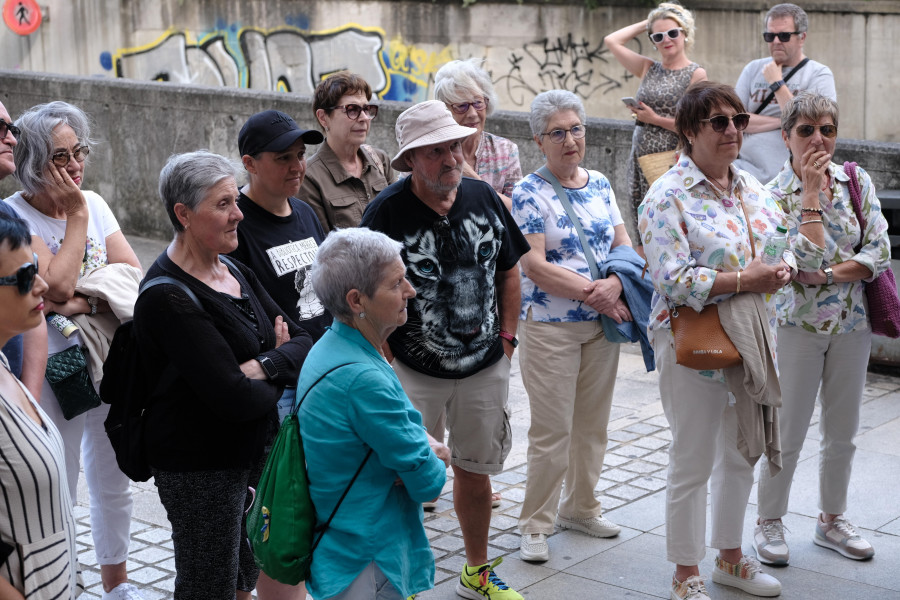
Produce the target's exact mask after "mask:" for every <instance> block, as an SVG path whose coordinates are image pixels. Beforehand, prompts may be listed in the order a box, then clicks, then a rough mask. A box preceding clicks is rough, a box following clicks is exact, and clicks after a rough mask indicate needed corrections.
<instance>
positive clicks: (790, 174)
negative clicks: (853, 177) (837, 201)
mask: <svg viewBox="0 0 900 600" xmlns="http://www.w3.org/2000/svg"><path fill="white" fill-rule="evenodd" d="M828 173H829V174H830V175H831V178H832V179H833V180H837V181H839V182H841V183H847V182H848V181H850V178H849V177H847V174H846V173H844V168H843V166H841V165H838V164H836V163H834V162H832V163H830V164H829V165H828ZM775 185H776V187H777V188H778V189H779V190H782V191H783V192H784V193H785V194H799V193H801V192H803V182H802V181H800V178H799V177H797V174H796V173H794V168H793V167H792V166H791V159H788V160H786V161H785V163H784V166H783V167H782V168H781V171H780V172H779V173H778V175H776V176H775Z"/></svg>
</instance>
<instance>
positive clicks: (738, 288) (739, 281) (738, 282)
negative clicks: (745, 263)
mask: <svg viewBox="0 0 900 600" xmlns="http://www.w3.org/2000/svg"><path fill="white" fill-rule="evenodd" d="M737 274H738V281H737V289H736V290H734V293H735V294H740V293H741V272H740V271H738V272H737Z"/></svg>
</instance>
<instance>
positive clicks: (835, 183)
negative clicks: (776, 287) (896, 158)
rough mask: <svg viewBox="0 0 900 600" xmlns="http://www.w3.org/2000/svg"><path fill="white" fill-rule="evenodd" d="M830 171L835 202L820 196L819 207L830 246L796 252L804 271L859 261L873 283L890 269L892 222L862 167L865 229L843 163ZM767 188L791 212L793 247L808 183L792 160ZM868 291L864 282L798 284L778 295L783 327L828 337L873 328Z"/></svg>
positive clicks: (780, 322) (790, 233)
mask: <svg viewBox="0 0 900 600" xmlns="http://www.w3.org/2000/svg"><path fill="white" fill-rule="evenodd" d="M828 170H829V172H830V173H831V181H832V187H831V191H832V199H831V200H828V199H827V197H825V196H824V195H822V196H819V205H820V207H821V209H822V210H823V211H824V214H823V215H822V221H824V223H823V225H824V227H825V247H824V248H816V247H814V248H813V252H812V253H811V254H810V255H809V256H808V257H807V256H803V255H802V254H801V251H800V250H796V251H795V252H796V253H797V258H798V260H800V259H801V258H802V259H804V262H805V263H807V265H808V266H807V267H806V268H804V269H803V270H805V271H816V270H818V269H819V268H820V267H828V266H833V265H836V264H840V263H842V262H846V261H848V260H855V261H856V262H858V263H860V264H861V265H863V266H864V267H867V268H868V269H869V270H870V271H872V276H871V277H869V278H867V279H865V280H864V281H872V280H873V279H875V278H876V277H877V276H878V275H879V274H881V273H882V272H884V271H885V270H886V269H889V268H890V265H891V243H890V240H889V239H888V233H887V230H888V223H887V220H885V218H884V215H882V214H881V203H880V202H879V201H878V198H877V197H876V196H875V186H874V185H873V184H872V180H871V179H870V178H869V175H868V173H866V172H865V171H864V170H862V169H861V168H859V167H857V170H856V174H857V178H858V181H859V186H860V190H861V196H862V214H863V217H864V218H865V219H866V229H865V231H861V228H860V224H859V221H858V220H857V218H856V212H855V211H854V210H853V200H852V199H851V198H850V188H849V187H848V185H849V184H848V182H849V177H847V174H846V173H844V169H843V167H842V166H841V165H837V164H835V163H831V164H830V165H829V168H828ZM768 187H769V189H770V190H771V191H772V194H773V195H774V196H775V200H776V201H777V202H778V204H779V206H781V208H782V209H783V210H784V212H785V213H786V214H787V221H788V224H789V225H788V227H789V231H788V235H789V236H790V238H791V240H792V243H793V240H795V239H796V238H797V237H798V236H799V234H798V228H799V224H800V207H801V197H802V194H803V183H802V182H801V181H800V178H799V177H797V175H796V174H795V173H794V170H793V169H792V168H791V163H790V161H787V162H785V164H784V167H782V169H781V171H780V172H779V173H778V175H776V176H775V179H773V180H772V181H771V182H769V185H768ZM809 227H815V225H810V226H809ZM857 246H861V247H860V249H859V252H857V251H856V248H857ZM864 291H865V285H864V283H863V281H848V282H842V283H833V284H831V285H803V284H802V283H798V282H796V281H793V282H791V285H790V286H788V287H785V288H784V290H782V292H781V293H779V294H778V324H779V325H782V326H785V325H787V326H790V325H793V326H796V327H802V328H803V329H805V330H806V331H809V332H812V333H822V334H826V335H836V334H841V333H850V332H851V331H861V330H863V329H866V328H867V327H868V326H869V321H868V318H867V317H866V303H865V294H864Z"/></svg>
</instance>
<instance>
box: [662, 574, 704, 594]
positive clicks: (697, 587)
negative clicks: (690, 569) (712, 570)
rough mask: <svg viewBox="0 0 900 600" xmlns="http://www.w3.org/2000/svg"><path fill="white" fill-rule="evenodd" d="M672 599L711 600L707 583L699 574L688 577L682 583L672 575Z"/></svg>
mask: <svg viewBox="0 0 900 600" xmlns="http://www.w3.org/2000/svg"><path fill="white" fill-rule="evenodd" d="M669 596H670V597H671V598H672V600H710V598H709V595H708V594H707V593H706V584H705V583H704V582H703V578H702V577H700V576H699V575H694V576H693V577H688V578H687V579H685V580H684V581H682V582H681V583H679V582H678V580H677V579H675V578H674V577H672V593H671V594H669Z"/></svg>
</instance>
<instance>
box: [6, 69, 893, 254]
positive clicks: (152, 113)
mask: <svg viewBox="0 0 900 600" xmlns="http://www.w3.org/2000/svg"><path fill="white" fill-rule="evenodd" d="M48 100H65V101H68V102H71V103H73V104H76V105H78V106H80V107H82V108H83V109H84V110H85V111H86V112H87V113H89V114H90V115H91V116H92V117H93V119H94V121H95V125H96V127H95V131H94V134H95V135H94V137H96V138H98V139H99V140H100V143H99V144H97V145H96V146H95V147H93V148H92V149H91V150H92V151H91V156H90V161H89V163H88V167H87V168H86V170H85V177H84V188H85V189H91V190H94V191H96V192H97V193H99V194H100V195H101V196H103V197H104V198H105V199H106V201H107V202H108V203H109V205H110V206H111V207H112V210H113V212H114V213H115V215H116V217H117V218H118V219H119V222H120V224H121V226H122V228H123V229H124V230H125V231H126V232H128V233H137V234H141V235H145V236H150V237H159V238H162V239H166V238H168V237H170V235H171V227H170V225H169V222H168V219H167V217H166V216H165V213H164V211H163V209H162V206H161V204H160V201H159V200H158V198H157V193H156V186H157V182H158V176H159V171H160V169H161V168H162V166H163V165H164V164H165V162H166V159H167V158H168V157H169V156H170V155H171V154H173V153H177V152H187V151H190V150H197V149H199V148H208V149H210V150H212V151H214V152H218V153H220V154H223V155H225V156H231V157H233V158H235V159H237V158H239V157H238V153H237V135H238V131H239V130H240V128H241V125H243V123H244V121H245V120H246V119H247V118H248V117H249V116H250V115H252V114H253V113H255V112H258V111H260V110H264V109H268V108H276V109H279V110H283V111H284V112H287V113H289V114H291V115H293V116H294V117H295V118H296V119H297V120H298V121H299V122H300V123H307V124H311V123H312V122H313V119H312V104H311V101H310V98H309V97H308V96H301V95H298V94H281V93H277V92H269V91H257V90H244V89H237V88H215V87H201V86H183V85H174V84H169V83H156V82H135V81H123V80H119V79H102V78H90V77H70V76H61V75H46V74H42V73H27V72H19V71H0V101H2V102H3V104H4V105H5V106H6V108H7V110H8V111H9V113H10V115H12V116H13V118H15V116H16V115H18V114H20V113H21V112H22V111H23V110H25V109H27V108H28V107H30V106H33V105H35V104H38V103H41V102H46V101H48ZM381 106H382V109H381V111H380V112H379V114H378V118H377V119H376V120H375V122H374V124H373V126H372V129H371V134H370V136H369V142H370V143H371V144H373V145H375V146H378V147H381V148H384V149H385V150H387V151H388V152H389V153H390V154H394V153H396V151H397V143H396V140H395V138H394V122H395V121H396V118H397V115H398V114H400V112H402V111H403V110H404V109H405V108H406V107H407V106H408V104H406V103H400V102H391V101H385V102H382V103H381ZM587 125H588V134H587V153H586V156H585V160H584V165H585V166H586V167H589V168H592V169H597V170H599V171H601V172H602V173H605V174H606V175H607V176H608V177H609V178H610V180H611V181H612V183H613V188H614V189H615V191H616V195H617V196H618V198H619V205H620V208H621V210H622V214H623V215H628V218H630V216H631V213H632V211H631V209H630V206H629V200H628V199H629V195H628V193H627V187H626V181H625V163H626V161H627V158H628V155H629V153H630V151H631V134H632V128H633V123H632V122H631V121H630V120H629V121H614V120H609V119H596V118H591V119H588V124H587ZM487 129H488V130H489V131H491V132H493V133H497V134H499V135H502V136H504V137H507V138H510V139H512V140H513V141H515V142H516V143H517V144H518V145H519V150H520V153H521V161H522V168H523V170H524V171H525V172H529V171H532V170H534V169H536V168H537V167H539V166H540V165H541V164H542V162H543V161H542V158H541V155H540V153H539V152H538V149H537V146H536V144H535V143H534V142H533V141H532V140H531V133H530V129H529V125H528V115H527V114H526V113H522V112H514V111H498V112H497V113H495V114H494V115H493V116H492V117H491V118H490V119H489V120H488V123H487ZM836 154H837V159H838V160H851V159H852V160H855V161H857V162H859V163H860V164H861V165H863V166H864V167H865V168H866V169H867V170H868V171H869V172H870V173H871V174H872V177H873V178H874V180H875V183H876V185H877V186H878V187H879V188H884V187H887V188H900V144H894V143H883V142H867V141H859V140H846V139H842V140H839V142H838V150H837V152H836ZM16 183H17V182H16V181H15V180H14V179H13V178H12V177H9V178H7V179H6V180H4V181H2V182H0V197H6V196H9V195H10V194H12V193H13V192H15V191H16V189H17V186H16ZM629 225H630V226H633V224H632V223H629ZM632 232H633V229H632ZM632 235H633V233H632Z"/></svg>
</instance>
